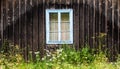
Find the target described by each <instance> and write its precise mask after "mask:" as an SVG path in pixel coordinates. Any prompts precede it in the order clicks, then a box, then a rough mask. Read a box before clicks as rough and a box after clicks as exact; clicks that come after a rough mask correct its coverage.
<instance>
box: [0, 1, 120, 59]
mask: <svg viewBox="0 0 120 69" xmlns="http://www.w3.org/2000/svg"><path fill="white" fill-rule="evenodd" d="M51 8H52V9H68V8H72V9H73V13H74V14H73V17H74V19H73V20H74V26H73V28H74V36H73V37H74V44H73V45H72V47H74V48H75V49H76V50H79V49H80V48H82V47H84V46H85V45H86V44H88V45H90V47H91V48H95V49H98V48H99V45H100V44H101V41H102V44H103V45H102V46H103V47H102V48H103V49H107V51H109V52H110V54H111V56H110V57H111V60H112V59H114V58H115V55H116V54H118V53H120V23H119V22H120V18H119V12H120V0H1V4H0V9H1V10H0V33H1V36H0V38H1V39H0V42H1V44H3V43H4V40H8V41H10V42H12V43H13V44H18V45H19V46H20V47H21V48H23V49H24V50H23V53H24V57H25V59H28V53H29V51H32V52H33V53H34V52H36V51H40V55H44V49H46V48H47V49H49V48H51V49H52V48H53V49H54V48H55V47H59V45H46V43H45V42H46V40H45V39H46V36H45V34H46V31H45V30H46V27H45V26H46V21H45V9H51ZM104 33H105V34H106V36H105V38H104V39H100V38H99V37H98V36H99V35H105V34H104ZM98 38H99V39H98ZM33 55H34V54H33Z"/></svg>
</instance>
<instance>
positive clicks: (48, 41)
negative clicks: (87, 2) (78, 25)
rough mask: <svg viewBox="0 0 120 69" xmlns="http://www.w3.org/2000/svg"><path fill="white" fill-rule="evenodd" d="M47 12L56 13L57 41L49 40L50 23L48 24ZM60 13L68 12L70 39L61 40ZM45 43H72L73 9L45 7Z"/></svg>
mask: <svg viewBox="0 0 120 69" xmlns="http://www.w3.org/2000/svg"><path fill="white" fill-rule="evenodd" d="M49 13H58V28H59V30H58V31H59V32H58V34H59V35H58V38H59V39H58V41H51V40H50V39H49V37H50V36H49V31H50V30H49V29H50V24H49ZM60 13H69V20H70V40H67V41H61V40H60V39H61V34H60V32H61V31H60V30H61V26H60V25H61V24H60V22H61V20H60V18H61V14H60ZM46 44H73V10H72V9H46Z"/></svg>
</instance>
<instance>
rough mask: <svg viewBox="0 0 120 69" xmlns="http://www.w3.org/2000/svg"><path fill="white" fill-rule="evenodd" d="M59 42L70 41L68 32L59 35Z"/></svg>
mask: <svg viewBox="0 0 120 69" xmlns="http://www.w3.org/2000/svg"><path fill="white" fill-rule="evenodd" d="M61 40H62V41H66V40H70V32H62V33H61Z"/></svg>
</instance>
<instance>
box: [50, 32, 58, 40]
mask: <svg viewBox="0 0 120 69" xmlns="http://www.w3.org/2000/svg"><path fill="white" fill-rule="evenodd" d="M50 40H51V41H56V40H58V33H50Z"/></svg>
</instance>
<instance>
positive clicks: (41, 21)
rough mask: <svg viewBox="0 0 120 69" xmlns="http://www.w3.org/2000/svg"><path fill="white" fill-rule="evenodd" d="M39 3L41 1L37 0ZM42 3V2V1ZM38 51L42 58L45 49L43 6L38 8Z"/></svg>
mask: <svg viewBox="0 0 120 69" xmlns="http://www.w3.org/2000/svg"><path fill="white" fill-rule="evenodd" d="M39 1H41V0H39ZM42 2H44V0H42ZM38 20H39V25H38V26H39V27H38V28H39V39H38V40H39V51H40V56H41V57H43V55H44V49H45V47H46V45H45V43H46V39H45V33H46V32H45V4H44V3H43V4H41V5H40V6H39V19H38Z"/></svg>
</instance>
